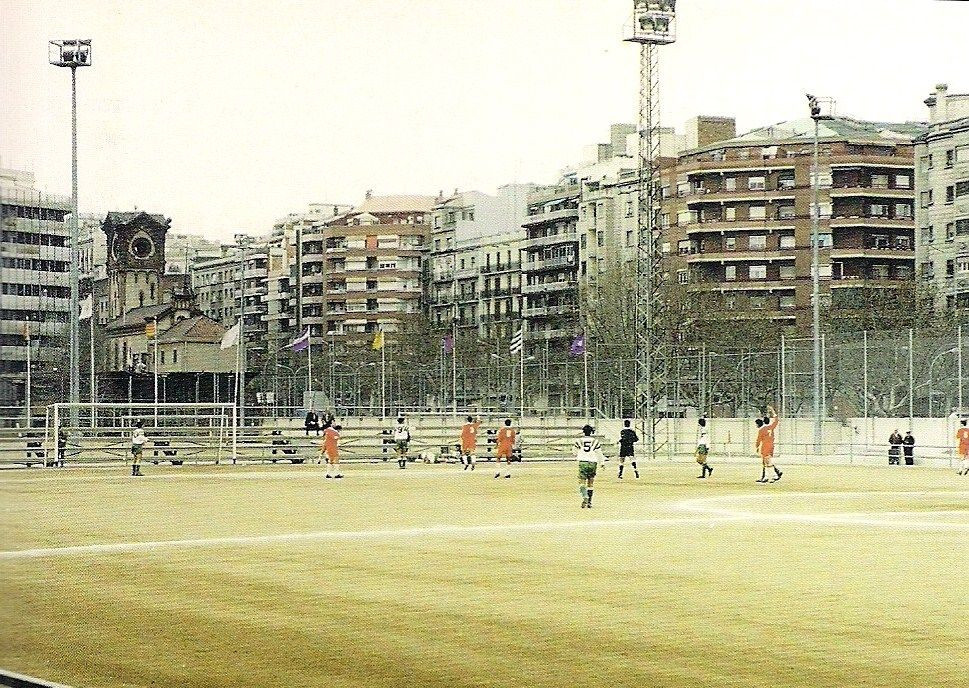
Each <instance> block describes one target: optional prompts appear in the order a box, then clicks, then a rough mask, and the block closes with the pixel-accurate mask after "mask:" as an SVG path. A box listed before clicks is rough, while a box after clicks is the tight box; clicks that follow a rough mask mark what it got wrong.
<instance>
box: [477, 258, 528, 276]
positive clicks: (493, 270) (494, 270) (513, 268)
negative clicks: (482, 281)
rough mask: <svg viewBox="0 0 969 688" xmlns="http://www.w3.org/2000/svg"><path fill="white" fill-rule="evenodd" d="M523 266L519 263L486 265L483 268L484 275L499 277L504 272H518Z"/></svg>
mask: <svg viewBox="0 0 969 688" xmlns="http://www.w3.org/2000/svg"><path fill="white" fill-rule="evenodd" d="M521 266H522V264H521V263H519V262H517V261H516V262H514V263H505V264H504V265H485V266H484V267H482V268H481V274H482V275H497V274H499V273H502V272H517V271H518V269H519V268H521Z"/></svg>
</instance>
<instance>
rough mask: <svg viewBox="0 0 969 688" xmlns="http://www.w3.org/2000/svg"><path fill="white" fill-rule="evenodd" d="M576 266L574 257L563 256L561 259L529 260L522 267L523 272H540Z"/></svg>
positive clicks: (576, 262)
mask: <svg viewBox="0 0 969 688" xmlns="http://www.w3.org/2000/svg"><path fill="white" fill-rule="evenodd" d="M577 264H578V260H577V259H576V257H575V256H563V257H561V258H539V259H537V260H530V261H527V262H526V263H524V265H522V270H523V271H524V272H541V271H543V270H560V269H562V268H574V267H576V266H577Z"/></svg>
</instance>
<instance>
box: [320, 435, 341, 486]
mask: <svg viewBox="0 0 969 688" xmlns="http://www.w3.org/2000/svg"><path fill="white" fill-rule="evenodd" d="M342 429H343V426H342V425H330V426H329V427H327V429H326V430H324V431H323V441H322V442H321V443H320V458H325V459H326V477H327V478H342V477H343V474H342V473H341V472H340V431H341V430H342ZM331 473H332V474H333V475H330V474H331Z"/></svg>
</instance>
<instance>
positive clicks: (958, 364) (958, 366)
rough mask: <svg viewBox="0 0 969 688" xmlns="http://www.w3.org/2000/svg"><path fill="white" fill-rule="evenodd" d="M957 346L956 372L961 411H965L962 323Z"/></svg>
mask: <svg viewBox="0 0 969 688" xmlns="http://www.w3.org/2000/svg"><path fill="white" fill-rule="evenodd" d="M956 348H957V349H958V354H957V356H956V373H957V377H958V385H959V413H964V412H965V408H964V407H963V406H962V325H959V329H958V330H956Z"/></svg>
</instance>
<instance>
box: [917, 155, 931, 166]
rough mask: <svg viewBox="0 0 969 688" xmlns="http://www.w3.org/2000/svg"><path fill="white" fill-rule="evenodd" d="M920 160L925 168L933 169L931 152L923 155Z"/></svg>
mask: <svg viewBox="0 0 969 688" xmlns="http://www.w3.org/2000/svg"><path fill="white" fill-rule="evenodd" d="M919 162H920V163H921V166H922V169H923V170H931V169H932V154H931V153H929V154H928V155H925V156H922V159H921V160H920V161H919Z"/></svg>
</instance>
